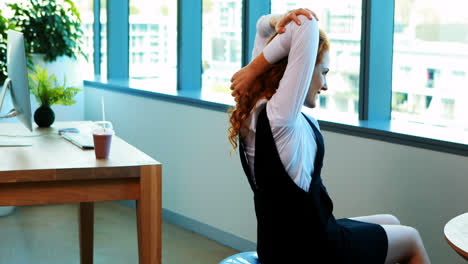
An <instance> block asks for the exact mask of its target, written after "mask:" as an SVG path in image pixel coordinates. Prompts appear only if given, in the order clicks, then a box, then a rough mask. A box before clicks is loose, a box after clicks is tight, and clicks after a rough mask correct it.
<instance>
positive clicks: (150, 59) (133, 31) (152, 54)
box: [129, 0, 177, 90]
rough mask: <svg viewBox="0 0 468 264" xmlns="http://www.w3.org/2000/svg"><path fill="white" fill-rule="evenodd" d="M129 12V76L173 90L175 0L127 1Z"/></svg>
mask: <svg viewBox="0 0 468 264" xmlns="http://www.w3.org/2000/svg"><path fill="white" fill-rule="evenodd" d="M129 12H130V17H129V23H130V26H129V30H130V32H129V37H130V40H131V42H130V48H129V56H130V58H129V61H130V65H129V77H130V79H151V80H156V81H157V82H158V83H160V84H161V85H163V86H165V87H166V88H168V87H171V88H172V89H173V90H176V85H177V55H176V54H177V1H172V0H161V1H153V0H130V10H129ZM165 43H167V44H166V45H165Z"/></svg>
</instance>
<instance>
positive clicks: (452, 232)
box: [444, 213, 468, 260]
mask: <svg viewBox="0 0 468 264" xmlns="http://www.w3.org/2000/svg"><path fill="white" fill-rule="evenodd" d="M444 235H445V240H447V242H448V243H449V245H450V246H451V247H452V248H453V249H454V250H455V251H456V252H457V253H458V254H459V255H460V256H462V257H463V258H464V259H465V260H468V213H465V214H462V215H459V216H457V217H455V218H453V219H452V220H450V221H449V222H448V223H447V224H446V225H445V227H444Z"/></svg>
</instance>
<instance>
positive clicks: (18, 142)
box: [0, 78, 32, 215]
mask: <svg viewBox="0 0 468 264" xmlns="http://www.w3.org/2000/svg"><path fill="white" fill-rule="evenodd" d="M10 84H11V79H8V78H7V79H6V81H5V84H4V85H3V89H2V93H1V94H0V110H1V109H2V105H3V101H4V100H5V96H6V93H7V91H8V88H10ZM17 115H18V111H16V110H15V109H11V110H10V112H8V114H6V115H4V116H0V120H1V119H6V118H13V117H15V116H17ZM22 146H32V142H31V139H28V138H21V136H17V137H16V135H8V136H7V137H6V136H5V135H3V136H2V135H0V147H22ZM0 208H1V207H0ZM0 215H1V214H0Z"/></svg>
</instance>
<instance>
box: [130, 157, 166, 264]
mask: <svg viewBox="0 0 468 264" xmlns="http://www.w3.org/2000/svg"><path fill="white" fill-rule="evenodd" d="M136 205H137V226H138V256H139V259H140V264H161V210H162V205H161V165H154V166H143V167H141V171H140V200H137V203H136Z"/></svg>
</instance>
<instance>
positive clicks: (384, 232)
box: [229, 9, 430, 264]
mask: <svg viewBox="0 0 468 264" xmlns="http://www.w3.org/2000/svg"><path fill="white" fill-rule="evenodd" d="M312 16H314V17H315V14H314V13H313V12H311V11H310V10H305V9H297V10H293V11H290V12H288V13H287V14H285V15H282V16H273V15H268V16H263V17H261V18H260V19H259V21H258V22H257V36H256V39H255V45H254V50H253V54H252V57H253V58H254V60H253V61H252V62H251V63H250V64H249V65H247V66H246V67H244V68H242V69H241V70H240V71H239V72H237V73H236V74H234V76H233V77H232V80H231V82H232V86H231V89H232V90H233V93H232V95H233V96H234V97H235V101H236V102H237V104H236V108H235V109H234V110H233V111H232V112H231V116H230V123H231V127H230V129H229V131H230V135H229V140H230V142H231V144H232V145H233V147H234V148H233V149H235V148H236V147H237V142H238V141H239V147H240V155H241V161H242V165H243V168H244V171H245V173H246V175H247V178H248V180H249V183H250V186H251V187H252V190H253V192H254V201H255V212H256V216H257V223H258V226H257V251H258V255H259V259H260V262H261V263H263V264H269V263H307V262H308V263H359V264H363V263H372V264H376V263H397V262H398V263H411V264H414V263H430V261H429V258H428V256H427V253H426V251H425V249H424V246H423V243H422V240H421V238H420V236H419V234H418V232H417V231H416V230H415V229H414V228H411V227H407V226H402V225H400V222H399V220H398V219H397V218H396V217H394V216H392V215H373V216H365V217H357V218H353V219H338V220H336V219H335V218H334V216H333V214H332V210H333V203H332V201H331V199H330V197H329V196H328V193H327V191H326V188H325V186H323V184H322V180H321V176H320V171H321V167H322V162H323V155H324V145H323V138H322V135H321V133H320V130H319V126H318V122H317V121H316V120H315V119H314V118H312V117H310V116H306V115H305V114H303V113H302V112H301V109H302V105H305V106H308V107H312V108H313V107H315V101H316V97H317V94H320V93H321V92H322V91H326V90H327V89H328V86H327V82H326V74H327V72H328V70H329V61H330V58H329V53H328V52H329V42H328V40H327V38H326V35H325V33H324V32H323V31H319V29H318V25H317V21H316V20H315V19H313V18H312ZM290 21H294V22H295V23H289V22H290ZM275 31H276V34H275ZM272 35H273V37H271V36H272ZM268 39H270V40H269V41H268ZM267 42H268V44H267Z"/></svg>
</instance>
